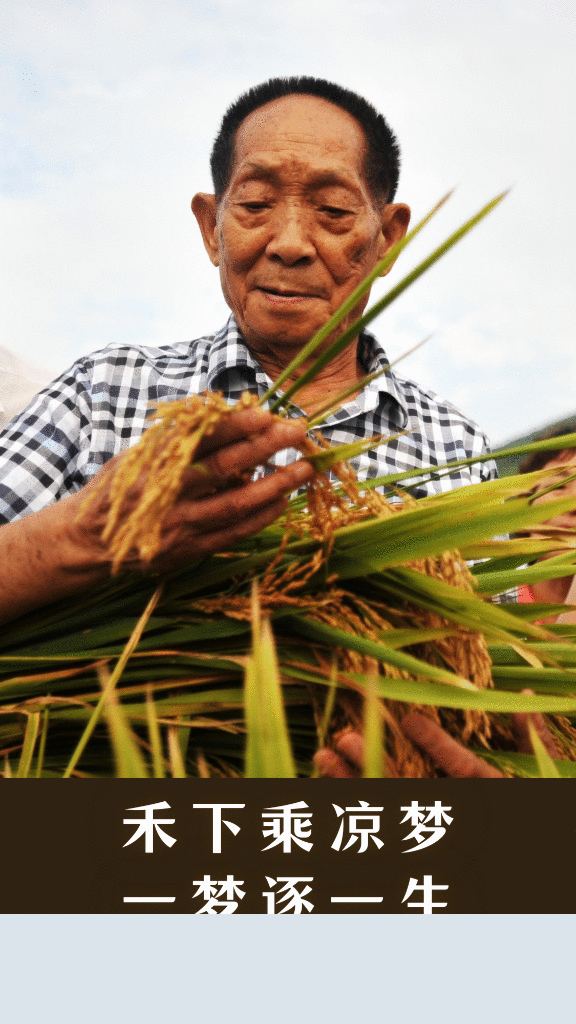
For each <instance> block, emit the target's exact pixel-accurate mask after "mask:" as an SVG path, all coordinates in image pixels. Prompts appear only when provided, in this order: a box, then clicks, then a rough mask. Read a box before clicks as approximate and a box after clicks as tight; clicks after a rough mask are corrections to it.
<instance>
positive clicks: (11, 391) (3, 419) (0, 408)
mask: <svg viewBox="0 0 576 1024" xmlns="http://www.w3.org/2000/svg"><path fill="white" fill-rule="evenodd" d="M55 376H56V374H55V373H54V372H53V371H52V370H47V369H46V367H44V366H38V365H37V364H36V363H29V362H28V360H27V359H21V358H20V357H19V356H16V355H14V353H13V352H11V351H10V350H9V349H7V348H4V346H3V345H0V431H2V430H4V427H5V426H6V425H7V424H8V423H9V422H10V420H11V419H13V417H14V416H16V414H17V413H19V412H22V409H25V408H26V406H27V405H28V402H30V401H31V400H32V398H34V396H35V395H37V394H38V392H39V391H40V390H41V389H42V388H43V387H44V386H45V385H46V384H49V383H50V381H52V380H54V377H55Z"/></svg>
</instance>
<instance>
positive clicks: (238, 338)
mask: <svg viewBox="0 0 576 1024" xmlns="http://www.w3.org/2000/svg"><path fill="white" fill-rule="evenodd" d="M358 360H359V362H360V364H361V365H362V367H363V368H364V370H365V371H366V374H370V373H375V372H376V371H377V370H383V371H384V372H383V373H382V374H381V376H380V377H378V378H377V379H376V380H373V381H371V382H370V384H367V385H366V387H365V388H363V389H362V391H361V393H360V394H359V395H358V396H357V397H356V398H354V399H352V400H351V401H349V402H346V403H345V404H344V405H343V406H342V408H341V409H339V410H338V412H337V413H335V414H334V415H333V416H329V417H328V418H327V420H326V423H332V422H334V423H337V422H339V421H342V420H344V419H349V418H350V417H351V416H356V415H360V414H364V413H367V412H369V411H371V410H373V409H375V408H376V406H377V405H378V404H379V403H380V402H381V401H382V400H383V398H384V399H385V400H387V401H388V403H390V400H391V401H392V404H391V406H390V412H391V414H392V415H393V417H394V419H395V420H396V421H397V423H398V427H399V429H400V430H403V429H404V427H405V426H406V425H407V423H408V409H407V407H406V403H405V401H404V398H403V395H402V392H401V389H400V387H399V385H398V379H397V377H396V375H395V374H394V373H393V372H392V370H391V369H390V368H389V361H388V358H387V356H386V353H385V351H384V349H383V348H382V346H381V344H380V342H379V341H378V339H377V338H376V337H375V336H374V335H373V334H371V333H370V331H363V332H362V334H361V335H360V338H359V342H358ZM231 371H233V372H234V374H235V376H237V375H238V374H239V373H240V374H241V375H242V376H243V377H244V378H245V380H246V384H247V386H248V385H250V384H251V385H252V386H254V384H256V385H259V386H260V388H262V389H263V393H264V391H265V390H267V389H268V388H269V387H270V386H271V384H272V381H271V380H270V379H269V377H268V376H267V374H266V373H265V372H264V370H263V369H262V367H261V366H260V364H259V363H257V362H256V360H255V359H254V357H253V356H252V354H251V352H250V350H249V349H248V347H247V345H246V342H245V341H244V338H243V336H242V333H241V331H240V328H239V327H238V324H237V323H236V319H235V317H234V315H231V316H230V317H229V319H228V321H227V323H226V324H224V326H223V327H222V328H221V329H220V330H219V331H218V332H217V333H216V334H215V335H214V339H213V341H212V343H211V345H210V350H209V354H208V372H207V381H206V383H207V386H208V388H209V389H210V390H211V391H212V390H213V391H215V390H218V389H221V390H222V391H224V393H225V392H226V387H227V381H228V380H229V377H230V373H231Z"/></svg>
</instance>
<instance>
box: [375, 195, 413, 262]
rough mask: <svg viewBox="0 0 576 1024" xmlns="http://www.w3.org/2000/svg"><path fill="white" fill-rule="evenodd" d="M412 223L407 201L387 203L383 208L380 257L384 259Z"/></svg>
mask: <svg viewBox="0 0 576 1024" xmlns="http://www.w3.org/2000/svg"><path fill="white" fill-rule="evenodd" d="M409 223H410V207H409V206H406V203H387V204H386V206H385V207H384V209H383V210H382V236H381V243H380V250H379V253H378V259H380V260H381V259H383V258H384V256H385V255H386V253H387V252H388V251H389V250H390V249H391V248H392V246H393V245H396V243H397V242H400V241H401V239H403V238H404V235H405V234H406V232H407V230H408V225H409ZM392 267H393V264H390V266H389V267H388V268H387V269H386V270H384V271H383V273H382V274H381V277H385V275H386V274H388V273H389V272H390V270H392Z"/></svg>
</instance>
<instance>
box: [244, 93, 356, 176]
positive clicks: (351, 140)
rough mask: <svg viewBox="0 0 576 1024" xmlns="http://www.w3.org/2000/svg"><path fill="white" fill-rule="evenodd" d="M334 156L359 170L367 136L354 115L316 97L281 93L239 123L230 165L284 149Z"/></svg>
mask: <svg viewBox="0 0 576 1024" xmlns="http://www.w3.org/2000/svg"><path fill="white" fill-rule="evenodd" d="M288 148H290V149H292V150H295V151H298V149H305V150H306V151H307V152H316V153H317V154H318V155H319V156H320V155H323V156H324V157H327V156H329V155H331V154H332V155H333V156H334V157H335V158H337V159H338V160H339V162H343V163H344V164H345V165H347V166H349V167H350V168H351V169H354V170H356V171H357V172H358V173H362V170H363V166H364V157H365V154H366V150H367V143H366V137H365V135H364V132H363V130H362V128H361V126H360V125H359V123H358V121H357V120H356V118H355V117H353V116H352V115H351V114H349V113H348V111H346V110H342V108H341V107H338V106H336V104H334V103H330V101H329V100H325V99H322V98H320V97H318V96H305V95H299V94H298V95H294V96H283V97H282V98H281V99H279V100H272V101H271V102H270V103H265V104H264V105H263V106H261V107H258V108H257V109H256V110H253V111H252V113H250V114H248V116H247V117H245V118H244V120H243V121H242V123H241V124H240V125H239V127H238V129H237V131H236V136H235V140H234V163H233V168H236V167H238V165H239V164H241V163H242V162H244V161H245V160H249V159H250V158H251V157H252V156H253V154H255V153H260V154H264V153H271V154H274V153H276V152H280V151H283V150H286V149H288Z"/></svg>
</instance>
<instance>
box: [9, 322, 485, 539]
mask: <svg viewBox="0 0 576 1024" xmlns="http://www.w3.org/2000/svg"><path fill="white" fill-rule="evenodd" d="M358 358H359V361H360V363H361V365H362V366H363V368H364V369H365V370H366V373H367V374H368V373H373V372H375V371H376V370H377V369H381V368H383V367H385V366H387V365H388V360H387V358H386V355H385V353H384V351H383V349H382V347H381V346H380V344H379V342H378V341H377V340H376V338H375V337H374V336H373V335H372V334H370V333H368V332H365V333H363V334H362V335H361V337H360V339H359V346H358ZM271 384H272V382H271V381H270V380H269V378H268V377H267V376H266V374H265V373H264V372H263V370H262V369H261V367H260V366H259V365H258V363H257V362H256V361H255V360H254V358H253V357H252V355H251V354H250V352H249V350H248V348H247V347H246V344H245V342H244V340H243V338H242V335H241V333H240V331H239V328H238V326H237V324H236V321H235V319H234V317H233V316H231V317H230V319H229V320H228V323H227V324H226V325H225V327H223V328H222V330H220V331H218V333H217V334H214V335H209V336H207V337H204V338H199V339H198V340H197V341H192V342H180V343H178V344H176V345H163V346H160V347H152V346H144V345H120V346H112V345H111V346H108V348H105V349H103V350H101V351H100V352H95V353H93V354H92V355H90V356H86V357H84V358H82V359H79V360H78V362H76V363H75V364H74V366H72V368H71V369H70V370H68V371H67V372H66V373H63V374H62V376H61V377H59V378H58V379H57V380H56V381H54V382H53V383H52V384H50V385H48V387H46V388H44V390H43V391H41V392H40V394H39V395H37V396H36V398H34V399H33V401H32V402H31V403H30V405H29V406H28V407H27V408H26V409H25V410H24V412H22V413H21V414H20V415H19V416H18V417H16V419H14V420H13V421H12V422H11V423H10V424H9V426H8V427H7V428H6V429H5V431H4V433H3V434H2V435H1V436H0V522H9V521H11V520H14V519H18V518H20V517H22V516H24V515H27V514H29V513H32V512H37V511H39V510H40V509H42V508H44V507H45V506H46V505H49V504H50V503H52V502H54V501H57V500H59V499H61V498H63V497H65V496H66V495H69V494H72V493H74V492H75V491H78V490H79V489H80V488H81V487H83V486H84V485H85V484H86V483H87V482H88V481H89V480H90V479H91V478H92V477H93V476H94V474H95V473H97V472H98V470H99V469H100V468H101V466H102V465H103V463H105V462H106V461H107V460H108V459H110V458H112V456H114V455H117V454H118V453H119V452H121V451H122V450H124V449H126V448H129V447H131V446H132V445H134V444H135V443H136V442H137V441H138V440H139V438H140V437H141V436H142V433H143V432H144V430H145V429H146V426H147V425H148V424H147V415H148V414H149V412H150V408H151V407H153V406H154V405H155V404H156V403H158V402H160V401H170V400H173V399H181V398H186V397H187V396H189V395H195V394H199V393H201V392H203V391H205V390H207V391H221V392H222V393H223V395H224V397H225V399H226V401H227V402H229V403H230V404H233V403H234V402H236V401H237V399H238V398H239V396H240V395H241V393H242V392H243V391H250V392H252V393H254V394H258V395H263V394H264V393H265V391H267V390H268V388H270V386H271ZM298 412H299V410H298ZM401 431H407V433H406V434H405V435H404V436H402V437H400V438H398V439H397V440H395V441H391V442H390V443H389V444H386V445H382V446H381V447H380V448H375V449H373V450H370V451H368V452H366V453H365V454H364V455H362V456H360V457H359V458H357V459H356V460H354V462H353V464H354V467H355V469H356V471H357V473H358V476H359V478H360V479H362V480H363V479H374V478H376V477H381V476H385V475H388V474H392V473H403V472H405V471H408V470H412V469H417V468H418V467H420V466H425V467H428V466H442V465H443V464H445V463H446V462H448V461H453V460H457V459H466V458H471V457H473V456H476V455H480V454H482V453H484V452H486V451H487V450H488V445H487V440H486V437H485V436H484V434H482V433H481V432H480V431H479V429H478V428H477V427H476V425H475V424H474V423H472V422H471V421H470V420H468V419H466V418H465V417H464V416H463V415H462V414H461V413H460V412H458V410H457V409H456V408H454V406H453V405H450V404H449V403H448V402H443V401H442V402H441V401H439V400H438V399H437V397H436V396H435V395H434V394H433V392H430V391H423V390H422V389H421V388H419V387H418V386H417V385H416V384H415V383H414V382H413V381H410V380H405V379H403V378H402V377H399V376H398V375H397V374H395V373H393V372H392V371H391V370H390V369H388V370H386V372H385V373H384V374H383V375H382V376H381V377H379V378H378V380H375V381H372V382H371V383H370V384H369V385H367V387H365V388H364V389H363V391H362V392H361V393H360V394H359V395H358V396H357V397H356V398H355V399H353V400H351V401H349V402H347V403H346V404H345V405H343V406H342V408H341V409H339V410H338V412H336V413H334V414H333V415H331V416H330V417H329V418H328V419H327V420H326V421H325V424H324V425H323V427H322V432H323V434H324V436H325V437H326V438H327V439H328V441H330V443H331V444H333V445H340V444H346V443H348V442H351V441H357V440H360V439H362V438H367V437H371V436H372V435H374V434H383V435H385V436H387V435H388V436H389V435H392V434H397V433H400V432H401ZM296 457H297V453H296V452H295V451H294V450H293V449H288V450H287V451H284V452H280V453H279V454H278V455H277V456H276V457H275V460H273V461H275V463H276V465H283V464H286V463H287V462H289V461H292V460H293V459H294V458H296ZM495 475H496V468H495V465H494V463H493V462H492V461H489V462H485V463H479V464H476V465H474V466H470V467H463V468H461V469H458V470H454V472H452V473H451V474H450V475H449V476H444V477H441V478H439V479H432V480H426V481H422V480H421V479H420V478H413V479H410V480H409V481H408V483H409V484H410V487H411V491H412V493H413V494H415V495H416V496H418V497H419V496H423V495H425V494H433V493H437V492H440V491H446V490H451V489H452V488H454V487H461V486H463V485H464V484H468V483H477V482H479V481H481V480H487V479H492V478H493V477H494V476H495Z"/></svg>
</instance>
